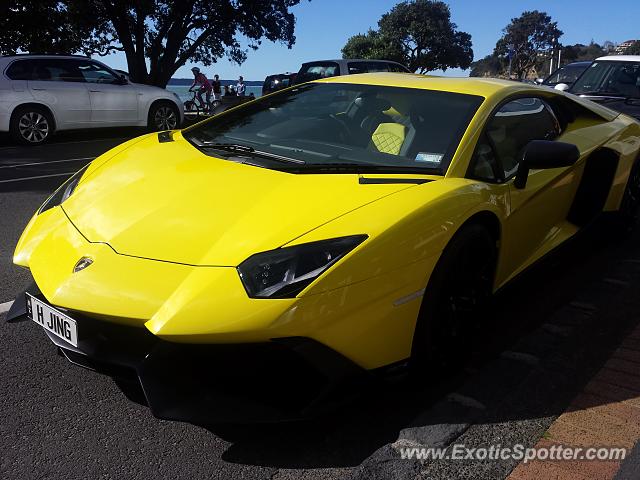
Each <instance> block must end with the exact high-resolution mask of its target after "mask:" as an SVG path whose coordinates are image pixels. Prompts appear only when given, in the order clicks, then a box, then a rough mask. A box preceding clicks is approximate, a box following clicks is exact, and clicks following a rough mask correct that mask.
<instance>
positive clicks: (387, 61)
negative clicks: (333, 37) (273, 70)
mask: <svg viewBox="0 0 640 480" xmlns="http://www.w3.org/2000/svg"><path fill="white" fill-rule="evenodd" d="M324 62H334V63H346V62H355V63H360V62H384V63H395V64H396V65H402V64H401V63H398V62H394V61H393V60H377V59H373V58H369V59H367V58H330V59H327V60H311V61H308V62H302V64H303V65H307V64H309V63H324Z"/></svg>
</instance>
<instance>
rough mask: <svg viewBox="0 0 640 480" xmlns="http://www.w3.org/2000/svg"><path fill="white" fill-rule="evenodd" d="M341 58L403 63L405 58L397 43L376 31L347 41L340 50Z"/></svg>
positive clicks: (370, 31)
mask: <svg viewBox="0 0 640 480" xmlns="http://www.w3.org/2000/svg"><path fill="white" fill-rule="evenodd" d="M342 57H343V58H370V59H376V60H393V61H394V62H399V63H404V62H405V58H404V55H403V52H402V49H401V48H400V46H399V44H397V42H393V41H392V40H390V39H387V38H385V37H384V36H383V35H382V34H381V33H380V32H379V31H377V30H371V29H370V30H369V31H368V32H367V33H365V34H362V33H359V34H357V35H354V36H353V37H351V38H349V40H347V43H346V44H345V46H344V47H343V48H342Z"/></svg>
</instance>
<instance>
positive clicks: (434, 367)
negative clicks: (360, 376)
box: [411, 224, 496, 375]
mask: <svg viewBox="0 0 640 480" xmlns="http://www.w3.org/2000/svg"><path fill="white" fill-rule="evenodd" d="M495 266H496V242H495V240H494V239H493V237H492V236H491V234H490V233H489V232H488V231H487V229H486V228H485V227H483V226H482V225H480V224H469V225H466V226H463V227H462V228H461V229H460V230H459V231H458V232H456V234H455V235H454V237H453V238H452V239H451V241H450V242H449V244H448V245H447V247H446V248H445V250H444V252H443V254H442V256H441V257H440V260H439V261H438V264H437V265H436V267H435V269H434V271H433V273H432V275H431V278H430V280H429V284H428V286H427V289H426V291H425V295H424V298H423V300H422V306H421V307H420V313H419V314H418V321H417V324H416V328H415V332H414V337H413V346H412V358H411V366H412V370H414V372H415V373H418V374H419V375H422V373H424V372H434V373H438V372H445V371H447V370H450V369H451V368H453V367H456V366H459V365H460V364H462V363H463V362H464V360H465V359H466V358H468V356H469V354H470V351H471V347H472V343H473V339H474V337H475V334H476V333H477V331H478V330H479V328H480V327H481V326H483V325H486V318H487V310H488V306H489V301H490V299H491V296H492V290H493V277H494V273H495Z"/></svg>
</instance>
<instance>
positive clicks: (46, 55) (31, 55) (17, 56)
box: [0, 53, 90, 60]
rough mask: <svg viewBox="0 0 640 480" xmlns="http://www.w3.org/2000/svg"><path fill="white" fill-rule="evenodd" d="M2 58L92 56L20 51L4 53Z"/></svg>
mask: <svg viewBox="0 0 640 480" xmlns="http://www.w3.org/2000/svg"><path fill="white" fill-rule="evenodd" d="M0 58H1V59H3V60H4V59H7V60H12V59H14V58H90V57H89V56H87V55H58V54H35V53H18V54H16V55H2V56H0Z"/></svg>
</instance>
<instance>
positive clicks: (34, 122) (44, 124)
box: [9, 105, 54, 145]
mask: <svg viewBox="0 0 640 480" xmlns="http://www.w3.org/2000/svg"><path fill="white" fill-rule="evenodd" d="M53 130H54V128H53V118H52V117H51V114H50V113H49V112H48V111H47V110H46V109H45V108H42V107H39V106H37V105H26V106H23V107H18V108H16V109H15V110H14V112H13V114H12V115H11V122H10V125H9V131H10V133H11V137H12V138H13V140H15V141H16V142H18V143H21V144H23V145H41V144H43V143H45V142H46V141H47V140H49V138H50V137H51V135H53Z"/></svg>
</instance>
